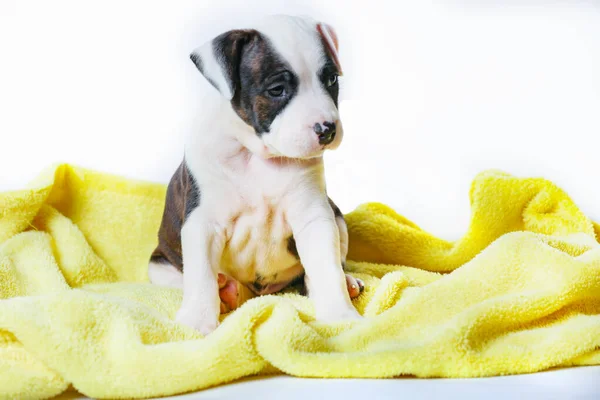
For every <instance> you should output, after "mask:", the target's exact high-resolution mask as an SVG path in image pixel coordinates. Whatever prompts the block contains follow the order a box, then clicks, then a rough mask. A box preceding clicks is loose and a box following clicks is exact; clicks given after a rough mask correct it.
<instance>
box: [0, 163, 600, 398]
mask: <svg viewBox="0 0 600 400" xmlns="http://www.w3.org/2000/svg"><path fill="white" fill-rule="evenodd" d="M165 191H166V186H165V185H162V184H154V183H147V182H139V181H133V180H129V179H125V178H122V177H117V176H112V175H108V174H103V173H99V172H95V171H90V170H86V169H83V168H78V167H75V166H71V165H68V164H63V165H58V166H53V167H52V168H49V169H48V170H46V171H45V172H43V173H42V174H41V175H40V176H39V178H38V179H36V180H35V181H34V182H32V183H31V184H30V185H29V186H28V189H25V190H21V191H16V192H8V193H3V194H0V398H14V399H23V398H32V399H33V398H40V399H41V398H51V397H53V396H56V395H58V394H60V393H62V392H63V391H65V390H67V389H68V388H69V387H73V388H75V389H76V390H78V391H79V392H81V393H83V394H85V395H87V396H90V397H93V398H146V397H156V396H164V395H173V394H178V393H183V392H188V391H193V390H198V389H202V388H206V387H209V386H213V385H218V384H222V383H225V382H230V381H233V380H235V379H239V378H242V377H245V376H250V375H256V374H271V373H287V374H291V375H295V376H301V377H373V378H377V377H380V378H384V377H394V376H399V375H415V376H418V377H478V376H491V375H501V374H518V373H528V372H535V371H540V370H544V369H548V368H551V367H558V366H573V365H596V364H600V243H599V242H598V235H600V226H599V225H598V224H596V223H594V222H592V221H591V220H589V219H588V218H587V217H586V216H585V215H584V214H583V213H582V212H581V210H579V209H578V208H577V206H576V205H575V204H574V203H573V201H572V200H571V199H570V198H569V197H568V196H567V194H566V193H564V192H563V191H562V190H561V189H559V188H558V187H556V186H555V185H553V184H552V183H550V182H548V181H547V180H544V179H533V178H526V179H522V178H516V177H512V176H510V175H507V174H504V173H500V172H496V171H487V172H484V173H482V174H480V175H478V176H477V177H476V178H475V180H474V182H473V184H472V188H471V191H470V200H471V207H472V218H471V222H470V225H469V228H468V230H467V232H466V233H465V234H464V236H463V237H462V238H460V239H459V240H457V241H455V242H450V241H446V240H443V239H440V238H437V237H435V236H434V235H432V234H430V233H428V232H425V231H424V230H422V229H420V228H419V227H418V226H417V225H416V224H414V223H412V222H411V221H409V220H408V219H406V218H404V217H402V216H400V215H398V214H397V213H396V212H395V211H393V210H392V209H390V208H389V207H387V206H385V205H383V204H378V203H370V204H365V205H362V206H359V207H358V208H357V209H356V210H355V211H353V212H351V213H350V214H348V215H347V216H346V218H347V222H348V227H349V233H350V250H349V257H348V258H349V260H350V261H349V262H348V269H349V271H350V272H351V273H352V274H354V275H355V276H357V277H359V278H361V279H363V280H364V281H365V283H366V289H365V292H364V293H363V294H362V295H361V296H359V297H358V298H357V299H356V300H355V301H354V303H355V305H356V307H357V308H358V309H359V311H360V312H361V313H362V314H363V315H364V316H365V319H364V320H361V321H355V322H347V323H339V324H323V323H319V322H316V321H314V313H313V307H312V305H311V302H310V301H309V300H308V299H307V298H305V297H303V296H301V295H299V294H298V293H296V292H294V290H293V289H290V290H287V291H286V292H285V293H281V294H278V295H271V296H263V297H260V298H256V299H253V300H251V301H249V302H248V303H246V304H244V305H243V306H242V307H241V308H240V309H238V310H236V311H234V312H232V313H230V314H229V315H227V316H223V323H222V325H221V326H220V327H219V328H218V329H217V330H216V331H215V332H214V333H213V334H211V335H209V336H207V337H206V338H203V337H202V336H201V335H200V334H198V333H197V332H195V331H193V330H191V329H188V328H187V327H184V326H180V325H178V324H176V323H175V322H174V321H173V318H174V315H175V313H176V311H177V308H178V307H179V304H180V302H181V292H180V291H179V290H176V289H169V288H161V287H156V286H153V285H151V284H149V283H148V278H147V263H148V258H149V255H150V253H151V252H152V250H153V249H154V247H155V245H156V241H157V238H156V232H157V231H158V226H159V224H160V218H161V214H162V208H163V205H164V198H165Z"/></svg>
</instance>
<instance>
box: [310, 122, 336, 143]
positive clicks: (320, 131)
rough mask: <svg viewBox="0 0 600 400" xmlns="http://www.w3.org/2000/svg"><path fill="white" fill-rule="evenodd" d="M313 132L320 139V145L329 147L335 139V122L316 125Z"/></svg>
mask: <svg viewBox="0 0 600 400" xmlns="http://www.w3.org/2000/svg"><path fill="white" fill-rule="evenodd" d="M313 130H314V131H315V133H316V134H317V136H318V137H319V144H322V145H328V144H329V143H331V142H333V139H335V122H323V123H322V124H320V123H318V122H317V123H316V124H315V125H314V126H313Z"/></svg>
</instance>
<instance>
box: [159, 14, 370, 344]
mask: <svg viewBox="0 0 600 400" xmlns="http://www.w3.org/2000/svg"><path fill="white" fill-rule="evenodd" d="M190 58H191V59H192V61H193V62H194V64H195V65H196V67H197V68H198V69H199V70H200V72H201V73H202V74H203V75H204V77H205V78H206V79H207V80H208V82H210V83H211V84H212V86H214V88H215V89H216V90H212V92H213V93H209V94H208V96H209V97H208V99H207V101H206V105H207V107H210V109H209V110H207V112H205V113H203V117H202V119H201V121H200V126H199V128H198V130H197V131H194V132H192V134H191V135H190V137H189V139H188V141H187V142H186V146H185V151H184V158H183V161H182V163H181V165H180V166H179V168H178V169H177V171H176V172H175V174H174V175H173V178H172V179H171V181H170V183H169V186H168V191H167V198H166V204H165V210H164V215H163V219H162V223H161V226H160V231H159V233H158V238H159V244H158V247H157V248H156V250H155V251H154V253H153V254H152V256H151V259H150V265H149V277H150V280H151V282H153V283H155V284H159V285H166V286H174V287H181V288H183V302H182V305H181V308H180V309H179V311H178V313H177V317H176V318H177V321H178V322H180V323H183V324H185V325H188V326H190V327H193V328H195V329H197V330H198V331H200V332H201V333H202V334H208V333H210V332H212V331H213V330H214V329H215V328H216V327H217V326H218V323H219V315H220V313H222V312H227V311H229V310H231V309H234V308H236V307H238V306H239V305H240V304H241V303H242V302H243V301H245V300H247V299H248V298H251V297H253V296H256V295H261V294H269V293H275V292H278V291H280V290H282V289H284V288H286V287H287V286H289V285H290V284H293V283H295V282H297V281H302V280H303V282H304V284H305V287H306V290H307V292H308V296H309V298H310V299H312V300H313V302H314V305H315V312H316V318H317V319H318V320H321V321H338V320H344V319H355V318H360V315H359V314H358V312H357V311H356V309H355V308H354V307H353V305H352V302H351V298H353V297H356V296H358V295H359V294H360V292H362V290H363V288H364V285H363V283H362V282H361V281H360V280H358V279H355V278H353V277H352V276H350V275H346V274H345V273H344V271H343V268H344V265H345V259H346V254H347V250H348V231H347V228H346V224H345V222H344V218H343V215H342V213H341V212H340V210H339V209H338V207H337V206H336V205H335V204H334V203H333V202H332V201H331V199H329V197H328V196H327V191H326V186H325V176H324V167H323V153H324V152H325V151H326V150H333V149H336V148H337V147H338V146H339V145H340V143H341V141H342V136H343V129H342V123H341V121H340V117H339V113H338V107H337V106H338V91H339V82H338V77H339V76H340V75H341V73H342V71H341V67H340V63H339V59H338V41H337V36H336V34H335V32H334V30H333V29H332V28H331V27H330V26H329V25H327V24H324V23H318V22H316V21H313V20H311V19H308V18H298V17H289V16H272V17H268V18H266V19H264V20H263V21H262V23H260V24H259V25H257V26H256V27H254V28H253V29H240V30H232V31H229V32H225V33H223V34H221V35H219V36H218V37H216V38H214V39H213V40H211V41H210V42H208V43H206V44H204V45H203V46H201V47H199V48H197V49H196V50H194V51H193V52H192V54H191V56H190Z"/></svg>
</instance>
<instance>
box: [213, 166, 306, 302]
mask: <svg viewBox="0 0 600 400" xmlns="http://www.w3.org/2000/svg"><path fill="white" fill-rule="evenodd" d="M290 178H291V177H289V176H286V174H285V173H281V174H268V173H266V174H263V175H262V179H261V176H260V175H258V176H257V175H256V174H254V175H248V174H245V175H244V176H240V181H238V182H233V184H232V187H231V190H230V192H229V193H230V196H231V197H230V198H229V199H228V200H227V203H228V205H229V208H230V210H229V212H228V213H227V214H228V219H227V221H226V223H225V224H224V228H225V229H224V234H225V247H224V251H223V256H222V258H221V262H220V267H221V270H222V271H223V272H224V273H226V274H228V275H231V276H233V277H234V278H236V279H237V280H239V281H240V282H242V283H245V284H247V285H248V286H250V287H251V288H252V286H254V287H253V290H255V291H257V292H261V293H262V292H268V291H270V289H269V287H270V285H277V284H284V283H288V282H289V281H291V280H293V279H294V278H295V277H296V276H298V274H300V273H301V272H302V268H301V267H300V265H299V262H298V259H297V258H296V255H295V254H294V249H293V248H291V247H293V242H292V241H291V238H292V229H291V227H290V226H289V224H288V222H287V219H286V210H285V208H284V204H283V201H282V198H283V196H284V195H285V194H286V189H285V188H286V187H287V186H288V185H289V179H290ZM241 179H243V180H244V182H242V181H241Z"/></svg>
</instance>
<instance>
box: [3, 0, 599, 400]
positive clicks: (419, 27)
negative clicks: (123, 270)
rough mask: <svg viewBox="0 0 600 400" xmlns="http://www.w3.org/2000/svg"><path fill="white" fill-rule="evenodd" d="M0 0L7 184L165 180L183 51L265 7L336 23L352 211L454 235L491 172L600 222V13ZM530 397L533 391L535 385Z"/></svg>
mask: <svg viewBox="0 0 600 400" xmlns="http://www.w3.org/2000/svg"><path fill="white" fill-rule="evenodd" d="M424 3H425V2H421V1H413V2H407V1H402V2H401V1H395V0H390V1H377V2H373V1H369V2H365V1H362V0H360V1H348V0H345V1H344V0H336V1H328V2H323V1H321V0H302V1H301V0H286V1H275V0H271V1H251V2H248V1H247V0H227V1H222V0H206V1H193V0H185V1H183V0H182V1H177V2H167V1H162V2H154V1H142V0H128V1H126V2H125V1H120V0H111V1H103V2H88V1H80V0H72V1H65V0H54V1H45V0H35V1H34V0H1V1H0V48H1V49H2V51H1V52H0V62H1V64H0V65H1V67H0V71H1V72H0V140H1V141H2V142H0V190H6V189H17V188H20V187H22V186H23V185H24V184H25V183H26V182H27V181H28V180H30V179H31V178H33V177H34V176H35V175H36V174H37V173H38V172H39V171H40V170H41V169H42V168H44V167H46V166H47V165H49V164H51V163H54V162H58V161H66V162H70V163H74V164H78V165H82V166H86V167H90V168H95V169H100V170H104V171H108V172H112V173H117V174H121V175H126V176H130V177H136V178H142V179H149V180H158V181H162V182H166V181H167V180H168V179H169V177H170V175H171V173H172V171H173V170H174V168H175V167H176V165H177V164H178V163H179V161H180V160H181V144H182V137H183V134H184V132H185V130H186V128H187V126H188V125H189V123H190V121H191V119H192V117H193V115H194V113H195V112H196V110H197V109H199V108H201V105H200V104H198V98H199V96H198V93H199V91H200V90H205V89H207V88H208V85H207V84H206V83H205V82H204V81H203V80H202V78H201V76H200V74H199V73H198V72H197V71H196V69H195V67H194V66H193V64H192V63H191V62H190V60H189V59H188V53H189V52H190V51H191V50H192V49H193V48H195V47H196V46H198V45H199V44H201V43H202V42H204V41H205V40H207V39H208V38H209V37H210V36H211V35H215V34H217V33H220V32H221V31H223V30H225V28H229V27H233V26H236V25H237V24H238V21H241V20H245V19H247V18H249V17H251V16H252V15H256V14H261V13H291V14H296V13H306V14H311V15H313V16H315V17H317V18H322V19H323V20H325V21H326V22H329V23H331V24H332V25H333V26H334V27H335V28H336V29H337V31H338V35H339V37H340V45H341V61H342V64H343V66H344V71H345V77H344V78H343V81H342V85H344V87H343V92H342V102H341V113H342V119H343V121H344V126H345V132H346V136H345V139H344V140H345V141H344V144H343V145H342V147H341V148H340V150H339V151H337V152H335V153H332V154H330V155H328V157H327V163H328V170H327V174H328V185H329V192H330V194H331V196H332V198H334V199H335V201H336V203H338V204H339V205H340V207H341V208H342V210H343V211H344V212H347V211H350V210H351V209H353V208H354V207H355V206H356V205H358V204H359V203H361V202H365V201H371V200H376V201H381V202H385V203H389V204H390V205H391V206H392V207H394V208H396V209H397V210H399V211H400V212H401V213H402V214H403V215H405V216H407V217H408V218H410V219H412V220H414V221H415V222H416V223H417V224H419V225H420V226H422V227H423V228H425V229H427V230H430V231H432V232H434V233H436V234H438V235H441V236H443V237H446V238H456V237H458V236H459V235H460V234H461V233H462V232H464V230H465V229H466V227H467V223H468V219H469V203H468V188H469V184H470V182H471V179H472V178H473V176H474V175H475V174H476V173H477V172H479V171H481V170H483V169H487V168H499V169H503V170H506V171H507V172H511V173H514V174H518V175H539V176H544V177H547V178H549V179H551V180H553V181H555V182H556V183H558V184H559V185H560V186H562V187H563V188H565V189H566V190H567V191H568V192H569V193H570V195H571V196H572V197H573V198H574V199H575V200H576V202H577V203H578V204H579V205H580V206H581V207H582V208H583V210H584V211H585V212H586V213H588V214H589V215H591V216H592V217H594V218H595V219H600V204H599V203H598V199H599V198H600V179H599V175H600V161H599V158H598V149H599V148H600V146H599V143H598V140H599V139H598V137H599V134H598V133H599V132H600V112H599V110H600V74H599V73H598V71H600V7H599V6H598V5H597V3H595V2H591V1H590V2H586V1H575V2H569V5H565V4H564V3H566V2H563V4H562V5H561V4H559V2H549V1H548V2H544V1H532V0H529V1H527V0H525V1H518V2H517V1H508V0H507V1H504V2H502V1H492V0H490V1H479V2H472V1H466V0H465V1H460V0H456V1H439V2H436V3H435V5H431V4H429V5H425V4H424ZM599 375H600V368H586V369H571V370H563V371H553V372H548V373H543V374H534V375H528V376H515V377H503V378H490V379H477V380H468V381H464V380H415V379H398V380H385V381H357V380H347V381H339V380H331V381H329V380H328V381H323V380H299V379H293V378H281V377H278V378H270V379H268V380H258V381H249V382H243V383H236V384H232V385H228V386H224V387H220V388H216V389H211V390H207V391H204V392H202V393H200V394H196V395H188V396H184V397H182V398H184V399H195V398H198V399H221V398H234V399H237V398H260V399H268V398H274V399H300V398H302V399H306V398H309V399H311V398H314V399H320V398H328V399H337V398H340V399H345V400H350V399H369V398H372V399H386V398H406V399H422V398H460V399H469V398H486V399H488V400H492V399H507V398H508V399H512V398H516V399H520V398H526V399H535V398H539V399H553V398H560V399H580V398H581V399H584V398H587V399H598V398H600V393H599V392H598V383H597V377H598V376H599ZM534 394H535V396H534Z"/></svg>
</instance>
